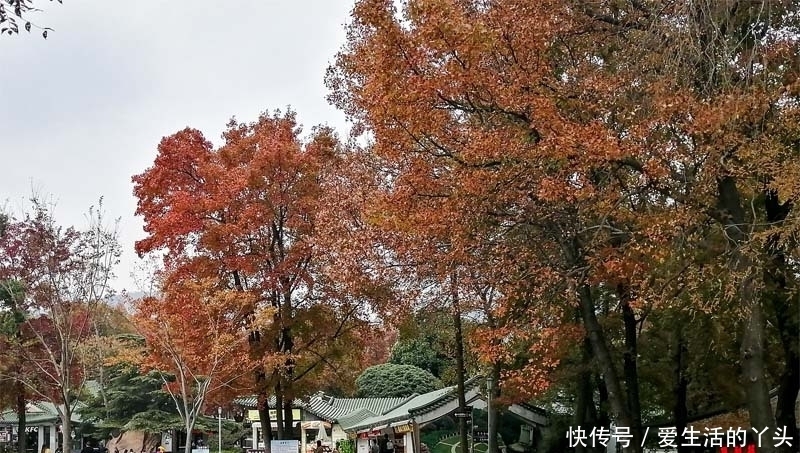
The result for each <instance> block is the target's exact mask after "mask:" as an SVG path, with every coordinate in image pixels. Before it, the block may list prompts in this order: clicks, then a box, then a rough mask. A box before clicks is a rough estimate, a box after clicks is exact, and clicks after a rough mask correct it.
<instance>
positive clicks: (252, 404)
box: [233, 395, 305, 409]
mask: <svg viewBox="0 0 800 453" xmlns="http://www.w3.org/2000/svg"><path fill="white" fill-rule="evenodd" d="M277 401H278V400H277V399H276V398H275V395H272V396H270V397H269V401H267V404H268V405H269V408H270V409H275V405H276V403H277ZM233 402H234V404H238V405H240V406H242V407H244V408H247V409H256V408H257V407H258V397H257V396H243V397H240V398H235V399H234V400H233ZM292 407H295V408H303V407H305V403H304V402H303V400H301V399H299V398H295V400H294V401H293V402H292Z"/></svg>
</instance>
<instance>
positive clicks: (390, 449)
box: [384, 434, 394, 453]
mask: <svg viewBox="0 0 800 453" xmlns="http://www.w3.org/2000/svg"><path fill="white" fill-rule="evenodd" d="M384 437H386V453H394V442H392V439H390V438H389V435H388V434H384Z"/></svg>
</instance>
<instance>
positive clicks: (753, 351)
mask: <svg viewBox="0 0 800 453" xmlns="http://www.w3.org/2000/svg"><path fill="white" fill-rule="evenodd" d="M717 187H718V206H719V208H720V211H721V213H722V215H721V218H722V222H723V225H724V227H725V231H726V234H727V236H728V237H729V238H730V241H731V245H732V247H733V252H731V257H730V263H731V264H730V268H731V271H732V272H733V273H734V275H736V276H738V277H739V278H741V279H742V282H741V284H740V285H739V288H738V291H737V296H738V297H737V298H738V301H739V303H740V304H742V306H743V307H744V308H745V319H744V326H743V327H744V333H743V336H742V345H741V361H742V378H743V380H744V387H745V392H746V394H747V408H748V410H749V412H750V425H751V426H752V427H753V428H755V429H757V430H758V431H759V432H761V431H762V430H765V429H766V430H767V432H766V433H765V434H764V435H763V436H761V447H760V448H759V453H773V452H775V451H776V450H775V447H774V445H773V438H772V436H771V435H769V433H770V429H772V428H774V426H775V418H774V416H773V414H772V407H771V406H770V404H769V388H768V387H767V381H766V372H765V367H764V348H765V344H766V338H765V330H766V319H765V316H764V312H763V308H762V305H761V300H760V298H758V297H757V296H758V294H756V291H755V282H754V281H753V278H754V276H753V275H752V269H753V267H754V266H755V263H753V261H752V260H751V259H750V258H749V257H747V256H746V255H745V254H744V253H742V251H741V247H742V246H743V245H745V242H746V241H747V239H748V237H747V234H746V233H745V231H744V229H745V228H746V226H745V225H746V219H745V213H744V209H743V208H742V205H741V197H740V195H739V190H738V188H737V187H736V180H735V179H734V178H733V177H732V176H724V177H721V178H720V179H719V180H718V181H717Z"/></svg>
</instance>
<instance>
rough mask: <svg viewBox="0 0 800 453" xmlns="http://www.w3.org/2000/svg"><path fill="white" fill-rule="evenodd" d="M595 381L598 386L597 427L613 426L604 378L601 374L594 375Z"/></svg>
mask: <svg viewBox="0 0 800 453" xmlns="http://www.w3.org/2000/svg"><path fill="white" fill-rule="evenodd" d="M592 377H593V379H592V380H593V381H594V383H595V385H596V386H597V396H598V397H597V403H598V404H597V425H598V426H605V427H609V426H611V417H609V415H608V390H606V384H605V382H603V378H602V377H601V376H600V375H599V374H593V375H592Z"/></svg>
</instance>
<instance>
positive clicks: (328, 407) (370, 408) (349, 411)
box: [234, 376, 547, 431]
mask: <svg viewBox="0 0 800 453" xmlns="http://www.w3.org/2000/svg"><path fill="white" fill-rule="evenodd" d="M481 382H483V378H482V377H481V376H475V377H473V378H471V379H469V380H467V381H466V382H465V383H464V384H465V389H464V390H465V392H468V393H470V394H471V397H472V398H473V400H474V398H480V389H479V386H480V384H481ZM456 390H457V389H456V386H451V387H446V388H443V389H440V390H434V391H432V392H428V393H425V394H422V395H419V394H414V395H411V396H409V397H405V398H336V397H333V396H329V395H325V394H324V393H322V392H319V393H317V394H315V395H313V396H312V397H310V398H308V399H307V400H299V399H296V400H294V407H295V408H302V409H304V410H306V411H307V412H309V413H311V414H312V415H314V416H316V417H319V418H320V419H322V420H325V421H328V422H330V423H338V424H340V425H341V426H342V429H344V430H346V431H354V430H356V431H357V430H361V429H365V428H369V427H372V426H378V425H385V424H387V423H395V422H401V421H404V420H408V419H410V418H414V417H419V416H425V414H428V415H427V416H428V417H430V416H434V414H433V412H434V411H436V410H437V409H439V408H442V407H443V406H447V405H450V406H452V404H453V403H455V402H456V400H457V399H458V393H457V391H456ZM234 402H235V403H236V404H239V405H241V406H243V407H245V408H250V409H253V408H255V407H256V405H257V402H258V399H257V398H256V397H255V396H249V397H243V398H237V399H236V400H234ZM269 406H270V408H274V407H275V397H274V396H272V397H270V399H269ZM521 407H524V408H525V409H526V410H528V411H530V412H532V413H533V414H534V415H535V417H534V418H535V419H536V420H534V421H533V422H541V420H540V418H546V415H547V411H545V410H544V409H541V408H538V407H535V406H531V405H528V404H526V405H524V406H521ZM518 415H519V414H518ZM523 415H524V414H523ZM423 418H424V417H423ZM526 420H527V418H526Z"/></svg>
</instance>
